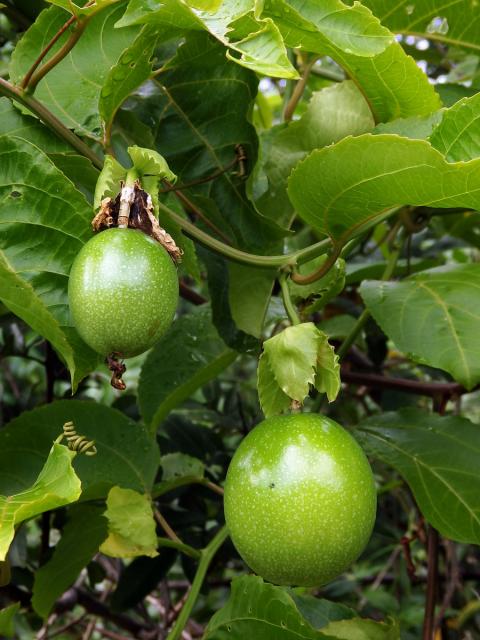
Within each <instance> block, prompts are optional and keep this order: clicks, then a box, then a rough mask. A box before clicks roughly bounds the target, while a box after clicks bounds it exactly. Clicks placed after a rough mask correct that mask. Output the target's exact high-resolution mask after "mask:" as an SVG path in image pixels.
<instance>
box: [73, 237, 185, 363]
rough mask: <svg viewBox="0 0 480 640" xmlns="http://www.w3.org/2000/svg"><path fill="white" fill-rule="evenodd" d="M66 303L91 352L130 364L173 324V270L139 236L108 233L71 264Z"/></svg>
mask: <svg viewBox="0 0 480 640" xmlns="http://www.w3.org/2000/svg"><path fill="white" fill-rule="evenodd" d="M68 298H69V304H70V312H71V315H72V319H73V322H74V324H75V327H76V328H77V330H78V333H79V334H80V336H81V337H82V338H83V340H84V341H85V342H86V343H87V344H88V345H89V346H90V347H91V348H92V349H94V350H95V351H97V352H98V353H100V354H101V355H103V356H108V355H111V354H114V355H115V356H117V357H121V358H129V357H131V356H135V355H138V354H140V353H143V352H144V351H146V350H147V349H149V348H150V347H151V346H152V345H153V344H154V343H155V342H156V341H157V340H158V339H159V338H160V337H161V336H162V335H163V334H164V333H165V331H166V330H167V329H168V327H169V326H170V324H171V323H172V320H173V317H174V315H175V310H176V308H177V303H178V276H177V269H176V267H175V265H174V264H173V261H172V259H171V258H170V256H169V254H168V253H167V251H166V250H165V249H164V248H163V247H162V246H161V245H160V244H159V243H158V242H156V241H155V240H153V239H152V238H150V237H149V236H147V235H145V234H144V233H143V232H141V231H138V230H136V229H120V228H113V229H108V230H106V231H102V232H101V233H99V234H98V235H96V236H94V237H93V238H92V239H91V240H89V241H88V242H87V243H86V244H85V245H84V246H83V247H82V249H81V250H80V252H79V254H78V255H77V257H76V258H75V260H74V263H73V265H72V269H71V271H70V279H69V284H68Z"/></svg>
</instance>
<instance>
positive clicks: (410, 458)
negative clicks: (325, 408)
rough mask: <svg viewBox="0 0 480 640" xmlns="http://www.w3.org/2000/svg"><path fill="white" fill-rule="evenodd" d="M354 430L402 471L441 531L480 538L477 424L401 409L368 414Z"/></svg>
mask: <svg viewBox="0 0 480 640" xmlns="http://www.w3.org/2000/svg"><path fill="white" fill-rule="evenodd" d="M355 434H356V435H358V438H359V440H360V442H361V443H362V445H363V446H364V447H365V448H366V450H367V452H368V453H369V454H371V455H372V456H375V457H377V458H379V459H380V460H383V461H384V462H386V463H387V464H390V465H392V466H393V467H395V469H397V471H399V472H400V473H401V474H402V476H403V477H404V479H405V480H406V482H407V483H408V485H409V486H410V488H411V490H412V491H413V494H414V496H415V500H416V502H417V504H418V506H419V508H420V510H421V512H422V513H423V515H424V516H425V518H426V519H427V520H428V522H430V524H432V525H433V526H434V527H435V528H436V529H438V531H440V533H441V534H442V535H443V536H445V537H447V538H451V539H452V540H456V541H458V542H467V543H472V544H479V543H480V477H479V474H478V455H479V452H480V432H479V429H478V426H477V425H476V424H473V423H471V422H470V421H469V420H466V419H464V418H460V417H456V416H449V417H440V416H437V415H435V414H428V413H425V412H422V411H419V410H417V409H404V410H402V411H399V412H397V413H386V414H384V415H381V416H375V417H371V418H369V419H367V420H366V421H364V422H362V423H361V424H360V425H359V427H358V428H357V429H356V431H355ZM446 452H448V453H446Z"/></svg>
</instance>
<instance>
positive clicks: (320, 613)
mask: <svg viewBox="0 0 480 640" xmlns="http://www.w3.org/2000/svg"><path fill="white" fill-rule="evenodd" d="M291 596H292V598H293V600H294V601H295V604H296V605H297V609H298V610H299V611H300V613H301V614H302V616H303V617H304V618H305V619H306V620H308V622H309V623H310V624H311V625H312V627H314V628H315V629H322V628H323V627H325V626H327V624H328V623H329V622H333V621H335V620H347V619H350V618H356V617H357V613H356V611H354V610H353V609H350V608H349V607H346V606H345V605H344V604H340V603H339V602H330V601H329V600H324V599H323V598H314V597H313V596H309V595H298V594H297V593H295V592H292V593H291Z"/></svg>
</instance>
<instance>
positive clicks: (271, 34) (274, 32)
mask: <svg viewBox="0 0 480 640" xmlns="http://www.w3.org/2000/svg"><path fill="white" fill-rule="evenodd" d="M262 24H263V26H262V28H261V29H260V30H259V31H255V32H253V33H249V34H248V36H247V37H246V38H243V40H239V41H237V42H235V44H232V43H230V48H231V50H233V51H235V52H236V53H239V54H240V57H237V56H235V55H234V54H232V53H230V52H229V51H227V58H229V59H230V60H233V61H234V62H236V63H237V64H240V65H241V66H242V67H246V68H247V69H252V71H256V72H257V73H261V74H264V75H266V76H273V77H279V78H287V79H292V78H293V79H295V78H298V77H299V75H298V72H297V70H296V69H295V67H293V66H292V64H291V62H290V60H289V59H288V56H287V50H286V48H285V45H284V43H283V39H282V36H281V35H280V32H279V30H278V28H277V27H276V25H275V23H274V22H273V20H270V19H269V18H267V19H266V20H263V21H262Z"/></svg>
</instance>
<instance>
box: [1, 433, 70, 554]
mask: <svg viewBox="0 0 480 640" xmlns="http://www.w3.org/2000/svg"><path fill="white" fill-rule="evenodd" d="M75 455H76V453H75V452H74V451H70V450H69V449H67V447H65V446H64V445H62V444H56V443H55V444H54V445H53V447H52V448H51V450H50V454H49V456H48V458H47V461H46V462H45V465H44V467H43V469H42V470H41V471H40V474H39V476H38V478H37V479H36V481H35V482H34V484H33V485H32V486H31V487H30V488H29V489H26V490H25V491H22V492H21V493H17V494H16V495H13V496H8V497H5V496H0V560H5V557H6V555H7V552H8V548H9V547H10V543H11V542H12V540H13V536H14V535H15V525H17V524H19V523H20V522H23V521H24V520H27V519H29V518H33V517H34V516H37V515H38V514H39V513H43V512H44V511H50V510H51V509H56V508H57V507H62V506H63V505H66V504H69V503H71V502H75V501H76V500H78V498H79V497H80V493H81V482H80V480H79V478H78V477H77V475H76V473H75V471H74V470H73V467H72V460H73V458H74V457H75Z"/></svg>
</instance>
